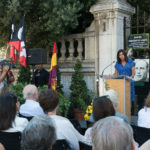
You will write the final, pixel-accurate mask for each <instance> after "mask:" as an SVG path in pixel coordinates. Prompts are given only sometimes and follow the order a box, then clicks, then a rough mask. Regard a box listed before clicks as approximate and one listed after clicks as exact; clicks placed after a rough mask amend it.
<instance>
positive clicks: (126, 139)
mask: <svg viewBox="0 0 150 150" xmlns="http://www.w3.org/2000/svg"><path fill="white" fill-rule="evenodd" d="M92 143H93V149H92V150H106V149H107V150H149V149H150V140H148V141H146V142H145V143H144V144H143V145H142V146H141V147H139V148H138V143H136V142H135V141H134V138H133V130H132V128H131V126H130V125H129V124H128V123H126V122H125V121H124V120H123V119H121V118H119V117H116V116H111V117H106V118H104V119H101V120H99V121H97V122H96V123H95V124H94V126H93V127H92Z"/></svg>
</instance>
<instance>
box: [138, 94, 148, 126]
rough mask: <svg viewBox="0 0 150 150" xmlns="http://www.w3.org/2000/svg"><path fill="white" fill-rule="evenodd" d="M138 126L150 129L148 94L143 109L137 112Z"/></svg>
mask: <svg viewBox="0 0 150 150" xmlns="http://www.w3.org/2000/svg"><path fill="white" fill-rule="evenodd" d="M138 126H140V127H145V128H150V92H149V94H148V96H147V98H146V101H145V106H144V108H142V109H141V110H140V111H139V112H138Z"/></svg>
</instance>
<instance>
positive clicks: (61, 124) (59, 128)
mask: <svg viewBox="0 0 150 150" xmlns="http://www.w3.org/2000/svg"><path fill="white" fill-rule="evenodd" d="M39 103H40V105H41V107H42V108H43V110H44V112H45V113H46V114H47V115H48V116H49V117H50V118H52V119H53V120H54V122H55V129H56V135H57V140H61V139H65V140H66V141H67V142H68V143H69V146H70V147H71V148H72V150H79V141H81V142H84V141H85V140H84V139H85V138H84V136H82V135H81V134H80V133H79V132H78V131H77V130H76V129H75V128H74V126H73V125H72V124H71V122H70V121H69V120H68V119H67V118H65V117H62V116H58V115H56V112H57V109H58V107H59V97H58V95H57V94H56V92H55V91H53V90H51V89H45V90H42V91H41V92H40V94H39Z"/></svg>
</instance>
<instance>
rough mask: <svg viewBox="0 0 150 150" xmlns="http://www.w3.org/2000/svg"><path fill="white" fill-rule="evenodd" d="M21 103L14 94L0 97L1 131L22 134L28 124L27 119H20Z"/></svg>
mask: <svg viewBox="0 0 150 150" xmlns="http://www.w3.org/2000/svg"><path fill="white" fill-rule="evenodd" d="M18 110H19V102H18V100H17V97H16V96H15V94H14V93H5V94H3V95H1V96H0V122H1V123H0V131H5V132H17V131H20V132H22V131H23V130H24V128H25V127H26V125H27V124H28V121H27V119H25V118H21V117H18V116H17V115H16V114H17V111H18Z"/></svg>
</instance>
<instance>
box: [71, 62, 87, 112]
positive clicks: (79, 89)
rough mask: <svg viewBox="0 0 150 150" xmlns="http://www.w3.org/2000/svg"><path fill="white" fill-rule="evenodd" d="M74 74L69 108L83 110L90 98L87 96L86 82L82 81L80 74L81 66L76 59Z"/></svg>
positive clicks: (81, 74)
mask: <svg viewBox="0 0 150 150" xmlns="http://www.w3.org/2000/svg"><path fill="white" fill-rule="evenodd" d="M74 70H75V72H74V73H73V74H72V79H71V85H70V90H71V93H70V101H71V107H73V108H79V109H83V110H85V109H86V107H87V105H88V104H89V103H90V97H89V95H88V88H87V86H86V82H85V80H84V79H83V77H84V75H83V73H82V72H81V70H82V64H81V61H80V60H78V59H77V61H76V64H75V66H74Z"/></svg>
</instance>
